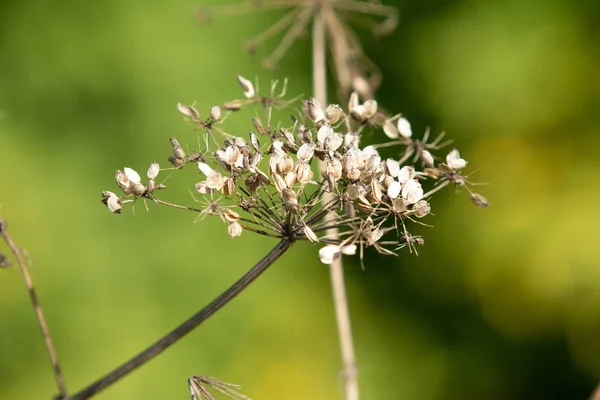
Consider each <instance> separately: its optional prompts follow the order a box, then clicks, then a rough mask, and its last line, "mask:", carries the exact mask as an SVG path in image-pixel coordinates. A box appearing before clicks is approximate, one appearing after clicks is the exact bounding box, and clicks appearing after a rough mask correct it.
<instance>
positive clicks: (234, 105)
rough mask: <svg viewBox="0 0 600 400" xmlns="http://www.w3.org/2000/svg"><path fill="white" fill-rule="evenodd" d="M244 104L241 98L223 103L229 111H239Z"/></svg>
mask: <svg viewBox="0 0 600 400" xmlns="http://www.w3.org/2000/svg"><path fill="white" fill-rule="evenodd" d="M243 105H244V103H243V102H242V101H240V100H233V101H228V102H227V103H225V104H223V108H224V109H225V110H227V111H239V110H241V109H242V106H243Z"/></svg>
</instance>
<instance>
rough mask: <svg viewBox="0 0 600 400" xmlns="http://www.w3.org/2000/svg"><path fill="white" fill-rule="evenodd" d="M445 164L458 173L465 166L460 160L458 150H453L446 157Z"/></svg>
mask: <svg viewBox="0 0 600 400" xmlns="http://www.w3.org/2000/svg"><path fill="white" fill-rule="evenodd" d="M446 164H448V167H450V168H452V169H453V170H455V171H459V170H461V169H463V168H464V167H466V166H467V162H466V161H465V160H464V159H462V158H460V153H459V152H458V150H456V149H454V150H452V151H451V152H450V153H448V155H447V156H446Z"/></svg>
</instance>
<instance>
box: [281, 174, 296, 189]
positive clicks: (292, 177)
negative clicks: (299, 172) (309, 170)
mask: <svg viewBox="0 0 600 400" xmlns="http://www.w3.org/2000/svg"><path fill="white" fill-rule="evenodd" d="M284 180H285V184H286V185H287V187H294V185H295V184H296V182H298V176H296V174H295V173H294V172H293V171H290V172H288V173H287V175H286V176H285V179H284Z"/></svg>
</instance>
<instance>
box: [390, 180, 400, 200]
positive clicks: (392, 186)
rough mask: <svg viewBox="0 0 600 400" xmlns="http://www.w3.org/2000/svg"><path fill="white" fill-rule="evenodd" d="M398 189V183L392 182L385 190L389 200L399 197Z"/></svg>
mask: <svg viewBox="0 0 600 400" xmlns="http://www.w3.org/2000/svg"><path fill="white" fill-rule="evenodd" d="M400 188H401V185H400V182H398V181H393V182H392V183H391V184H390V185H389V186H388V188H387V195H388V196H389V198H390V199H395V198H396V197H398V196H399V195H400Z"/></svg>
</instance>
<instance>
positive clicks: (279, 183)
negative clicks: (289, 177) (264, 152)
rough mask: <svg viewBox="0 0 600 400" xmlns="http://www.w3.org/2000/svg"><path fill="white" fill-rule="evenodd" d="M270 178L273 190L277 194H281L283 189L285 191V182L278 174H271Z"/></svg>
mask: <svg viewBox="0 0 600 400" xmlns="http://www.w3.org/2000/svg"><path fill="white" fill-rule="evenodd" d="M272 176H273V182H274V183H275V189H277V191H278V192H279V193H281V192H283V191H284V189H287V185H286V184H285V181H284V180H283V178H282V177H281V176H280V175H279V174H273V175H272Z"/></svg>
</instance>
